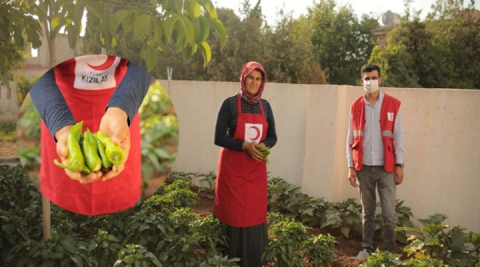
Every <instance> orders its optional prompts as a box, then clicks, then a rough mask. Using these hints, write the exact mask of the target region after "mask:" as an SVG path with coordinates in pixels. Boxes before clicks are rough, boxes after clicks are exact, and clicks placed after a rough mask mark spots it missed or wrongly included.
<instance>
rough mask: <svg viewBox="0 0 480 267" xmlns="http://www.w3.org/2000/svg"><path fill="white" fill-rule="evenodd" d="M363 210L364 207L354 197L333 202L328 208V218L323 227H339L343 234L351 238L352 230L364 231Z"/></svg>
mask: <svg viewBox="0 0 480 267" xmlns="http://www.w3.org/2000/svg"><path fill="white" fill-rule="evenodd" d="M361 212H362V207H361V206H360V204H358V203H357V202H356V201H355V199H354V198H349V199H347V200H345V201H343V202H338V203H332V204H330V207H329V208H328V210H327V219H326V221H325V222H324V223H323V224H322V228H325V227H330V228H339V229H340V231H341V232H342V233H343V235H344V236H345V237H347V238H349V236H350V233H351V231H355V232H357V233H361V232H362V228H361V227H362V218H361Z"/></svg>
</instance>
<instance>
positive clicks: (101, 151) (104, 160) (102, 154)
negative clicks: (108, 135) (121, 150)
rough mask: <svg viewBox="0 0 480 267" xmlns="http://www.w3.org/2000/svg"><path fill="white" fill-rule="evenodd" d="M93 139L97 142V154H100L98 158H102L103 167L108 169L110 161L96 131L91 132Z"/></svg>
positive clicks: (110, 164) (110, 165)
mask: <svg viewBox="0 0 480 267" xmlns="http://www.w3.org/2000/svg"><path fill="white" fill-rule="evenodd" d="M93 137H94V138H95V141H96V142H97V148H98V154H99V155H100V159H101V160H102V167H103V168H104V169H110V168H111V167H112V163H111V162H110V161H109V160H108V157H107V154H106V152H105V145H104V144H103V143H102V142H100V140H99V139H98V137H97V133H94V134H93Z"/></svg>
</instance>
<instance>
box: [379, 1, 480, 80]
mask: <svg viewBox="0 0 480 267" xmlns="http://www.w3.org/2000/svg"><path fill="white" fill-rule="evenodd" d="M432 8H433V11H432V12H431V13H429V15H428V16H427V19H426V20H425V21H420V19H419V18H418V15H419V14H418V13H417V14H414V15H413V17H412V18H410V12H409V11H408V10H407V12H406V16H405V17H404V18H403V19H402V23H401V24H400V26H399V27H397V28H396V29H394V30H392V31H391V32H389V33H388V35H387V44H386V46H384V47H381V46H377V47H375V49H374V51H373V53H372V56H371V58H370V61H374V62H378V63H380V64H381V67H382V69H383V71H384V75H383V81H384V85H385V86H394V87H423V88H472V89H473V88H477V89H478V88H480V82H479V79H478V76H479V75H480V63H478V62H477V61H476V60H471V59H473V58H479V57H480V22H479V20H478V18H477V19H475V18H474V16H473V14H475V13H474V12H475V10H474V9H473V3H472V2H471V3H470V5H469V6H468V7H466V8H464V7H463V1H461V0H460V1H447V0H438V1H437V3H436V5H433V6H432ZM476 12H478V11H476ZM478 13H480V12H478ZM478 13H477V14H478ZM466 62H468V64H465V63H466Z"/></svg>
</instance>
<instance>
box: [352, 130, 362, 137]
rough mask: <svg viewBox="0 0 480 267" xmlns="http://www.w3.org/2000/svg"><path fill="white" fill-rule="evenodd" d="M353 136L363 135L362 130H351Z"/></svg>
mask: <svg viewBox="0 0 480 267" xmlns="http://www.w3.org/2000/svg"><path fill="white" fill-rule="evenodd" d="M353 136H363V131H362V130H353Z"/></svg>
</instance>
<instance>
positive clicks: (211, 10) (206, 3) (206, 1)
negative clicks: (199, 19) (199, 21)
mask: <svg viewBox="0 0 480 267" xmlns="http://www.w3.org/2000/svg"><path fill="white" fill-rule="evenodd" d="M198 3H200V5H202V6H203V8H204V9H205V10H206V11H207V13H208V15H210V17H211V18H212V19H216V18H217V11H216V10H215V7H214V6H213V4H212V2H211V1H210V0H198Z"/></svg>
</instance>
